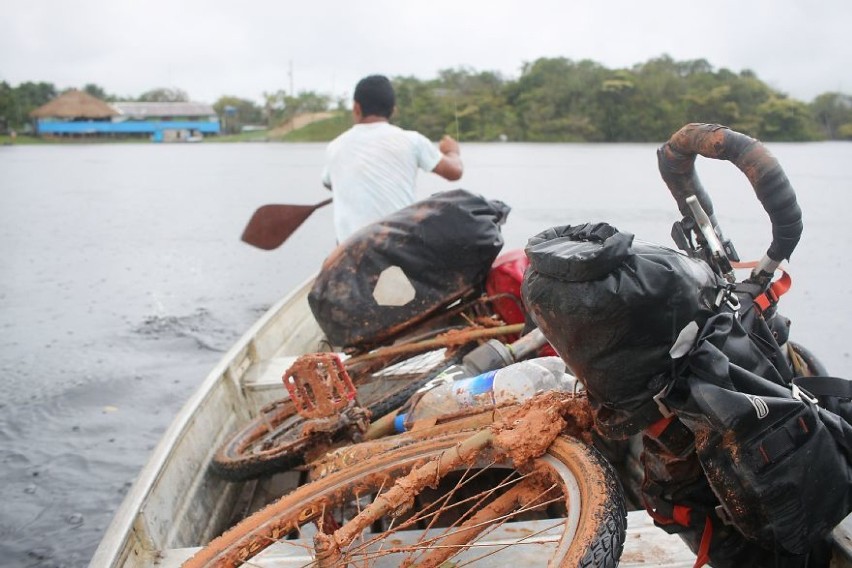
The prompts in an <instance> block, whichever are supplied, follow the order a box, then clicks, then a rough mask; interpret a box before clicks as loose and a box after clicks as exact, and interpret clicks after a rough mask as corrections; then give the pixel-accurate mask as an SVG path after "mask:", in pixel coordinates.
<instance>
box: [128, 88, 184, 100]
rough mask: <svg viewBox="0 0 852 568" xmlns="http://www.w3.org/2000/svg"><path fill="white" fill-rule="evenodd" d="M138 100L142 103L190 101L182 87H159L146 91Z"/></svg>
mask: <svg viewBox="0 0 852 568" xmlns="http://www.w3.org/2000/svg"><path fill="white" fill-rule="evenodd" d="M137 100H138V101H139V102H141V103H185V102H188V101H189V95H188V94H187V93H186V91H182V90H181V89H169V88H166V87H159V88H156V89H151V90H150V91H145V92H144V93H142V94H141V95H139V98H138V99H137Z"/></svg>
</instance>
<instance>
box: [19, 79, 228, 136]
mask: <svg viewBox="0 0 852 568" xmlns="http://www.w3.org/2000/svg"><path fill="white" fill-rule="evenodd" d="M30 116H31V117H32V118H33V119H34V120H35V128H36V133H37V134H38V135H39V136H72V137H89V136H97V137H104V136H111V137H121V138H130V137H144V138H149V139H151V140H153V141H154V142H196V141H199V140H201V139H202V138H203V137H204V136H206V135H211V134H214V135H215V134H219V133H220V126H219V117H218V116H216V111H215V110H213V107H212V106H210V105H208V104H203V103H194V102H171V103H144V102H115V103H106V102H104V101H101V100H100V99H97V98H95V97H93V96H91V95H89V94H88V93H84V92H82V91H77V90H71V91H66V92H65V93H63V94H62V95H60V96H58V97H57V98H55V99H54V100H52V101H50V102H49V103H47V104H46V105H44V106H42V107H39V108H37V109H35V110H34V111H32V112H31V113H30Z"/></svg>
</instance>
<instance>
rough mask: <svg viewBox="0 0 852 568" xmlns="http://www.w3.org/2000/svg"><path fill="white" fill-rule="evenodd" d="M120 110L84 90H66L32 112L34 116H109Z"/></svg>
mask: <svg viewBox="0 0 852 568" xmlns="http://www.w3.org/2000/svg"><path fill="white" fill-rule="evenodd" d="M118 114H119V113H118V111H116V110H115V109H114V108H112V107H111V106H109V105H108V104H107V103H105V102H103V101H102V100H100V99H98V98H95V97H93V96H92V95H90V94H88V93H85V92H83V91H78V90H76V89H72V90H69V91H65V92H64V93H62V94H61V95H59V96H58V97H56V98H55V99H53V100H52V101H50V102H49V103H47V104H46V105H43V106H40V107H38V108H37V109H35V110H34V111H32V112H31V113H30V116H31V117H33V118H90V119H91V118H109V117H111V116H116V115H118Z"/></svg>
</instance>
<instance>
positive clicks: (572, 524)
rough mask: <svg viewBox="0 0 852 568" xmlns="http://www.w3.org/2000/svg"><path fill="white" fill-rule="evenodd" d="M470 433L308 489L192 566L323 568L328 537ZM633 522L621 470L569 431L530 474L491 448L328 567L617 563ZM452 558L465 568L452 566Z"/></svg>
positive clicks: (246, 524)
mask: <svg viewBox="0 0 852 568" xmlns="http://www.w3.org/2000/svg"><path fill="white" fill-rule="evenodd" d="M469 435H470V433H469V432H468V433H457V434H453V435H449V436H444V437H441V438H436V439H431V440H420V441H417V442H413V443H411V444H408V445H401V446H399V447H396V448H395V449H393V450H390V451H386V452H378V453H376V454H375V455H373V456H372V457H370V458H369V459H366V460H363V461H361V462H359V463H356V464H353V465H352V466H351V467H349V468H347V469H345V470H342V471H337V472H334V473H331V474H329V475H328V476H326V477H323V478H321V479H318V480H317V481H314V482H312V483H309V484H307V485H303V486H302V487H300V488H298V489H296V490H295V491H293V492H292V493H290V494H288V495H285V496H284V497H282V498H281V499H280V500H279V501H277V502H275V503H273V504H271V505H269V506H268V507H266V508H265V509H262V510H260V511H258V512H257V513H255V514H253V515H252V516H250V517H248V518H246V519H244V520H243V521H242V522H240V523H239V524H237V525H236V526H234V527H232V528H231V529H229V530H228V531H227V532H225V533H224V534H223V535H222V536H220V537H218V538H216V539H214V540H213V541H211V542H210V543H209V544H208V545H207V546H206V547H204V548H202V549H201V550H200V551H199V552H198V553H197V554H196V555H195V556H193V557H192V558H191V559H190V560H189V561H188V562H187V563H186V564H185V565H184V566H185V568H202V567H211V566H216V567H220V566H229V567H233V566H242V565H244V564H250V565H263V562H264V557H265V558H267V559H268V560H273V559H275V560H276V561H280V560H282V559H285V558H287V559H291V560H295V561H298V564H296V565H299V566H316V565H317V564H316V559H315V557H314V553H313V544H312V542H313V540H312V538H313V537H314V535H316V534H317V532H319V531H322V532H326V533H331V532H333V531H334V530H335V529H336V528H339V527H341V526H344V525H345V523H346V522H347V521H349V520H350V519H351V518H352V517H354V516H355V515H356V514H357V513H359V512H360V511H362V510H363V509H364V508H365V507H366V506H368V505H369V504H370V503H373V502H375V501H376V500H377V499H378V498H380V497H381V496H382V495H383V494H384V493H386V492H387V491H388V489H389V488H390V487H392V486H393V485H394V483H395V480H397V479H398V478H400V477H402V476H403V475H405V474H407V473H408V472H410V471H411V470H412V469H413V468H414V467H415V466H417V465H419V464H422V463H424V462H425V461H426V460H428V459H430V458H433V457H436V456H438V455H440V454H441V453H442V452H444V451H445V450H447V449H449V448H452V447H454V446H455V445H456V444H457V443H459V442H460V441H462V440H464V439H466V438H467V437H468V436H469ZM437 481H438V480H436V482H437ZM520 495H524V498H520V497H519V496H520ZM519 521H524V523H523V524H517V523H518V522H519ZM626 522H627V521H626V509H625V504H624V498H623V495H622V493H621V488H620V485H619V483H618V480H617V479H616V477H615V474H614V472H613V470H612V468H611V466H610V465H609V464H608V463H607V462H606V460H604V458H603V457H601V455H600V454H599V453H598V452H597V451H596V450H594V448H592V447H590V446H588V445H586V444H583V443H582V442H580V441H578V440H576V439H574V438H569V437H566V436H560V437H558V438H557V439H556V440H555V441H554V443H553V444H551V446H550V448H549V449H548V451H547V453H546V454H545V455H543V456H542V457H541V458H538V459H536V460H533V462H532V464H531V465H530V467H525V468H524V469H523V470H516V469H515V468H514V467H512V464H511V463H508V462H507V461H506V458H504V457H502V456H501V455H499V454H498V453H497V452H496V451H495V450H493V449H491V448H486V449H482V450H480V451H479V452H477V453H476V455H475V456H474V458H473V459H472V463H469V464H468V465H466V466H463V467H461V468H459V469H457V470H455V471H453V472H451V473H450V474H449V475H447V476H445V477H444V478H442V479H441V480H440V483H437V485H436V486H435V488H434V489H428V488H427V489H426V490H424V491H421V492H420V493H419V494H417V495H413V502H412V506H410V507H408V509H407V510H406V511H405V512H402V511H395V512H394V513H392V514H389V515H388V516H386V517H382V518H380V519H378V520H377V521H375V522H373V523H372V524H371V525H370V528H369V529H367V530H365V531H364V532H363V533H361V534H360V537H359V538H356V540H355V541H354V542H352V543H351V544H349V545H348V546H346V547H344V548H343V550H342V558H341V559H340V561H339V562H337V561H335V562H334V563H332V564H324V565H326V566H327V565H335V566H337V565H340V566H344V565H352V566H369V567H379V566H394V567H395V566H408V565H411V564H412V563H418V564H417V565H418V566H420V565H425V566H441V565H443V566H447V565H452V566H457V565H459V566H460V565H465V566H467V565H473V566H477V565H478V566H498V565H508V563H510V562H516V563H517V562H518V557H517V556H515V555H514V554H515V553H516V552H520V553H522V557H523V562H524V563H526V564H527V565H534V566H544V565H550V566H572V567H573V566H584V567H585V566H598V567H608V566H615V565H616V564H617V562H618V558H619V557H620V555H621V551H622V547H623V544H624V537H625V530H626ZM270 546H272V548H270V550H268V551H266V552H264V553H263V554H262V556H260V557H257V555H258V554H260V553H261V551H263V550H264V549H266V548H267V547H270ZM436 551H441V552H437V553H436ZM432 554H442V556H441V557H440V558H438V559H435V558H429V555H432ZM446 556H451V557H452V558H453V563H450V564H445V562H446V561H447V558H446ZM420 563H422V564H420ZM282 564H283V562H282Z"/></svg>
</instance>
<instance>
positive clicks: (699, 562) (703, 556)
mask: <svg viewBox="0 0 852 568" xmlns="http://www.w3.org/2000/svg"><path fill="white" fill-rule="evenodd" d="M711 540H713V523H711V522H710V516H709V515H708V516H707V518H706V519H705V521H704V532H703V533H701V544H699V545H698V555H697V556H696V558H695V564H693V565H692V568H701V567H702V566H704V565H705V564H707V563H708V562H710V541H711Z"/></svg>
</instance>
